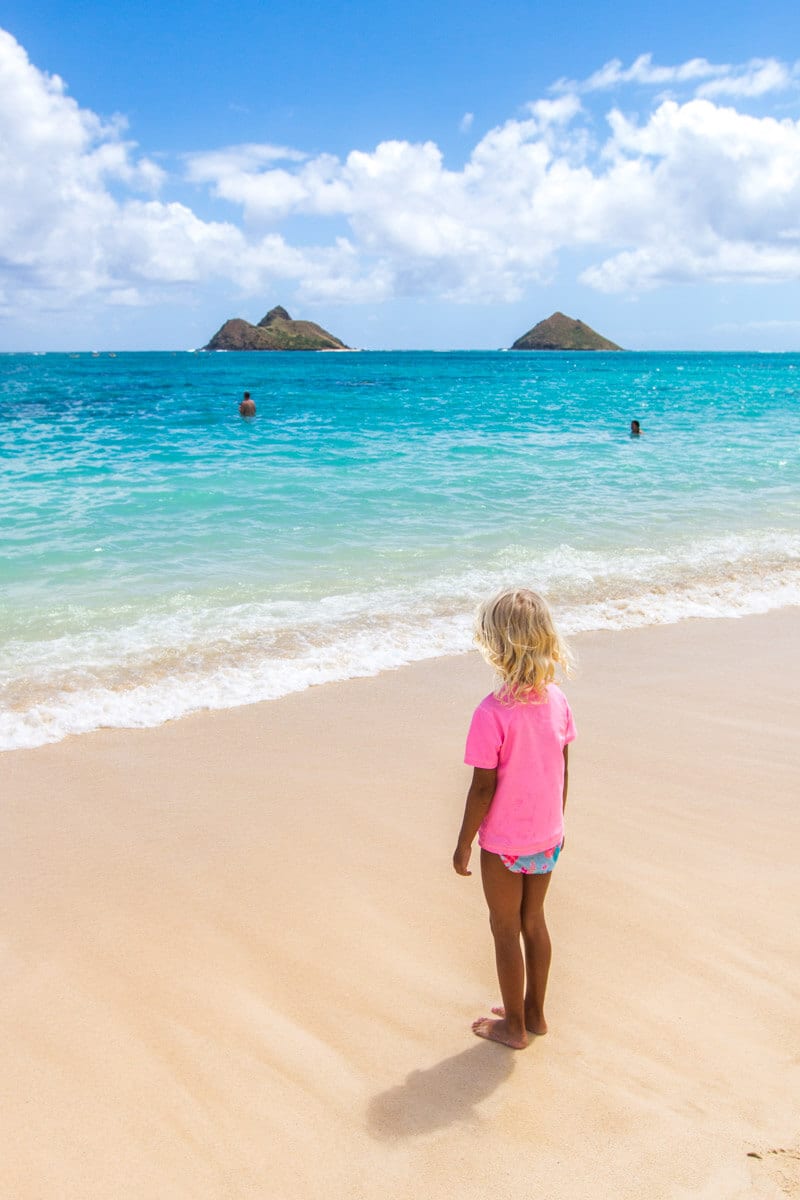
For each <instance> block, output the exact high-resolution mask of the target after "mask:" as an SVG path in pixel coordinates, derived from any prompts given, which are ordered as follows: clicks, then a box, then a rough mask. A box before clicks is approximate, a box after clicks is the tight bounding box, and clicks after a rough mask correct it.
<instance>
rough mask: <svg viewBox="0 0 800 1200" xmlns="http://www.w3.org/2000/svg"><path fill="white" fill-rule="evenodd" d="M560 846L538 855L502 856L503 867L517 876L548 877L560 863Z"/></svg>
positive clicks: (541, 851)
mask: <svg viewBox="0 0 800 1200" xmlns="http://www.w3.org/2000/svg"><path fill="white" fill-rule="evenodd" d="M560 853H561V847H560V846H553V847H552V848H551V849H550V850H540V851H539V853H538V854H501V855H500V858H501V859H502V861H503V866H504V867H508V869H509V871H513V872H514V874H515V875H548V874H549V873H550V872H551V871H552V869H553V867H554V866H555V865H556V863H557V862H558V856H559V854H560Z"/></svg>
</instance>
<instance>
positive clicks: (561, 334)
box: [511, 312, 622, 350]
mask: <svg viewBox="0 0 800 1200" xmlns="http://www.w3.org/2000/svg"><path fill="white" fill-rule="evenodd" d="M511 349H512V350H621V349H622V346H618V345H617V344H616V342H610V341H609V340H608V338H605V337H602V336H601V334H599V333H595V331H594V330H593V329H590V328H589V326H588V325H584V323H583V321H577V320H576V319H575V318H574V317H567V316H565V315H564V313H562V312H554V313H553V315H552V317H548V318H547V320H546V321H540V322H539V324H538V325H534V327H533V329H529V330H528V332H527V333H524V334H523V335H522V337H519V338H517V340H516V341H515V342H514V345H513V346H512V347H511Z"/></svg>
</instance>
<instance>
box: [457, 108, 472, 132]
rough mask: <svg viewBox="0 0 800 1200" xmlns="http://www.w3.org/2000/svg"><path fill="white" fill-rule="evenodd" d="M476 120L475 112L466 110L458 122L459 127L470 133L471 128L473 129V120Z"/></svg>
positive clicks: (462, 130)
mask: <svg viewBox="0 0 800 1200" xmlns="http://www.w3.org/2000/svg"><path fill="white" fill-rule="evenodd" d="M474 120H475V114H474V113H471V112H465V113H464V115H463V117H462V118H461V120H460V121H459V123H458V128H459V129H460V130H461V132H462V133H469V131H470V129H472V122H473V121H474Z"/></svg>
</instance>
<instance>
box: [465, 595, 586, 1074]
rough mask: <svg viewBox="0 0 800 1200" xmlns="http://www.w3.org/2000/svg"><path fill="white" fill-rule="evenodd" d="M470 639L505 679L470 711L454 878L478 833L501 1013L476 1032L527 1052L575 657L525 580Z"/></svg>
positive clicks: (555, 845) (541, 986)
mask: <svg viewBox="0 0 800 1200" xmlns="http://www.w3.org/2000/svg"><path fill="white" fill-rule="evenodd" d="M475 640H476V642H477V644H478V647H479V649H480V651H481V653H482V654H483V656H484V658H485V659H486V660H487V662H489V664H490V665H491V666H492V667H494V669H495V671H496V672H497V676H498V679H497V686H496V687H495V690H494V692H493V693H492V694H491V695H489V696H487V697H486V698H485V699H484V700H482V701H481V703H480V704H479V705H478V707H477V708H476V709H475V712H474V714H473V717H472V723H471V725H470V728H469V734H468V736H467V749H466V754H465V756H464V761H465V762H466V763H467V764H468V765H469V766H471V767H473V768H474V772H473V777H472V784H471V786H470V789H469V792H468V794H467V803H466V807H465V809H464V820H463V821H462V823H461V832H460V833H459V835H458V845H457V846H456V850H455V854H454V855H453V866H454V867H455V869H456V871H457V872H458V874H459V875H471V874H472V872H471V871H469V870H468V866H469V859H470V853H471V850H472V841H473V839H474V837H475V834H476V832H477V833H478V840H479V842H480V846H481V877H482V880H483V892H484V895H485V896H486V902H487V904H488V905H489V920H490V925H491V929H492V936H493V937H494V949H495V959H496V962H497V977H498V980H499V982H500V993H501V995H502V997H503V1007H502V1008H494V1009H492V1011H493V1012H494V1013H495V1014H496V1015H497V1017H498V1018H499V1019H498V1020H492V1019H491V1018H490V1017H481V1018H479V1020H477V1021H475V1022H474V1023H473V1026H472V1028H473V1031H474V1032H475V1033H476V1034H477V1035H478V1037H483V1038H489V1039H490V1040H492V1041H495V1042H502V1043H503V1044H504V1045H505V1046H511V1047H512V1048H513V1049H514V1050H522V1049H523V1047H525V1046H527V1044H528V1033H538V1034H541V1033H546V1032H547V1024H546V1022H545V1019H544V994H545V989H546V987H547V974H548V971H549V968H550V935H549V934H548V932H547V925H546V924H545V919H544V898H545V894H546V892H547V885H548V884H549V882H550V872H551V871H552V870H553V867H554V866H555V865H556V862H557V861H558V856H559V853H560V852H561V847H562V846H563V843H564V818H563V813H564V808H565V806H566V803H567V779H568V775H567V747H568V744H569V743H570V742H571V741H572V740H573V739H574V737H575V725H574V722H573V720H572V713H571V712H570V708H569V705H568V704H567V701H566V697H565V696H564V693H563V692H562V691H561V690H560V688H558V687H556V685H555V683H553V679H554V677H555V673H556V667H560V668H562V670H564V671H565V672H566V670H567V668H568V654H567V649H566V646H565V645H564V643H563V642H562V641H561V639H560V637H559V636H558V633H557V632H556V629H555V626H554V625H553V619H552V617H551V616H550V610H549V609H548V607H547V605H546V603H545V602H544V600H543V599H542V597H541V596H539V595H537V594H536V592H531V591H528V590H527V589H525V588H512V589H509V590H508V591H505V592H501V593H500V594H499V595H497V596H495V597H494V598H493V599H491V600H487V601H486V602H485V603H484V604H482V605H481V606H480V608H479V609H478V616H477V624H476V631H475ZM520 934H521V935H522V943H523V947H524V951H525V954H524V958H523V954H522V950H521V948H520ZM526 977H527V978H526Z"/></svg>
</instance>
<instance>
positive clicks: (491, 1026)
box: [472, 850, 528, 1050]
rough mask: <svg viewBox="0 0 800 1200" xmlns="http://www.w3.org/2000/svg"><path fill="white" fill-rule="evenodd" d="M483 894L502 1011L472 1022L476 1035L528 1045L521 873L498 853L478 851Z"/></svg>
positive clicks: (496, 1040) (506, 1043)
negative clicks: (507, 865) (496, 1018)
mask: <svg viewBox="0 0 800 1200" xmlns="http://www.w3.org/2000/svg"><path fill="white" fill-rule="evenodd" d="M481 878H482V880H483V894H484V895H485V897H486V903H487V904H488V905H489V922H490V925H491V928H492V937H493V938H494V954H495V962H496V963H497V978H498V981H499V983H500V994H501V995H502V997H503V1005H504V1012H503V1016H502V1017H501V1018H500V1020H499V1021H493V1020H492V1019H491V1018H490V1017H480V1018H479V1019H478V1020H477V1021H475V1022H473V1025H472V1029H473V1032H474V1033H476V1034H477V1035H478V1037H483V1038H489V1040H490V1041H493V1042H502V1043H503V1045H505V1046H511V1047H512V1048H513V1049H514V1050H522V1049H523V1048H524V1047H525V1046H527V1044H528V1035H527V1033H526V1032H525V1000H524V996H525V963H524V960H523V957H522V949H521V947H520V944H519V939H520V933H521V932H522V901H523V884H522V876H520V875H515V874H513V873H512V872H511V871H509V870H507V869H506V868H505V867H504V866H503V863H502V860H501V859H500V856H499V855H497V854H490V853H489V852H488V851H487V850H481Z"/></svg>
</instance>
